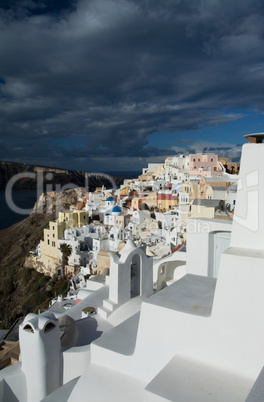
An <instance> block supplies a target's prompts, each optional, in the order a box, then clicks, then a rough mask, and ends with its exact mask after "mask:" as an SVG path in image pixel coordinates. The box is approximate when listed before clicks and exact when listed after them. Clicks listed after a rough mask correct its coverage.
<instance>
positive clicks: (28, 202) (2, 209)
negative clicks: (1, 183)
mask: <svg viewBox="0 0 264 402" xmlns="http://www.w3.org/2000/svg"><path fill="white" fill-rule="evenodd" d="M107 174H109V175H112V176H119V177H124V178H135V177H138V176H139V175H140V174H141V172H140V171H134V172H130V171H129V172H126V171H123V172H107ZM37 198H38V196H37V190H13V191H12V196H11V202H10V200H7V199H6V194H5V190H0V218H1V219H0V230H1V229H5V228H7V227H9V226H11V225H13V224H14V223H17V222H19V221H21V220H22V219H24V218H26V217H27V216H28V215H29V214H30V212H31V211H32V210H33V207H34V204H35V202H36V201H37Z"/></svg>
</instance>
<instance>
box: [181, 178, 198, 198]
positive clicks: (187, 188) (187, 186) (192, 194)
mask: <svg viewBox="0 0 264 402" xmlns="http://www.w3.org/2000/svg"><path fill="white" fill-rule="evenodd" d="M181 192H182V193H187V194H189V202H191V201H193V200H195V199H196V198H199V188H198V184H193V183H191V182H190V181H189V180H188V181H185V182H184V183H182V184H181Z"/></svg>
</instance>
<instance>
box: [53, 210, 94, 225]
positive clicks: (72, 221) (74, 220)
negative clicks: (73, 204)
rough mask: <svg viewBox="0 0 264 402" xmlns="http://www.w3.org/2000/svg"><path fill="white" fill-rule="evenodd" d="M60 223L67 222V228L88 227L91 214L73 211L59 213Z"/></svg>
mask: <svg viewBox="0 0 264 402" xmlns="http://www.w3.org/2000/svg"><path fill="white" fill-rule="evenodd" d="M58 222H66V224H67V227H70V228H72V227H81V226H83V225H88V223H89V214H88V212H87V211H83V210H81V211H78V210H75V211H71V212H59V217H58Z"/></svg>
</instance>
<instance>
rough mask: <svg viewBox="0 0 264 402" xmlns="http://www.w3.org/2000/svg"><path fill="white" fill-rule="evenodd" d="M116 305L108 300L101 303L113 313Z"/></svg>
mask: <svg viewBox="0 0 264 402" xmlns="http://www.w3.org/2000/svg"><path fill="white" fill-rule="evenodd" d="M116 305H117V304H116V303H115V302H113V301H112V300H110V299H106V300H104V301H103V306H104V307H106V308H107V309H108V310H110V311H114V309H115V308H116Z"/></svg>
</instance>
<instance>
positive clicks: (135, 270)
mask: <svg viewBox="0 0 264 402" xmlns="http://www.w3.org/2000/svg"><path fill="white" fill-rule="evenodd" d="M140 263H141V261H140V255H139V254H135V255H134V256H133V258H132V261H131V273H130V278H131V297H136V296H140V294H141V267H140Z"/></svg>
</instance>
